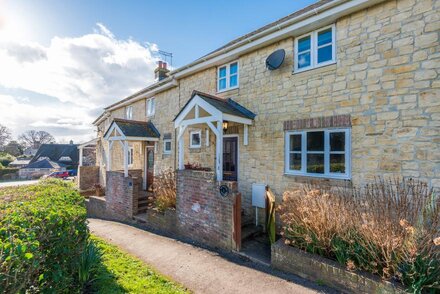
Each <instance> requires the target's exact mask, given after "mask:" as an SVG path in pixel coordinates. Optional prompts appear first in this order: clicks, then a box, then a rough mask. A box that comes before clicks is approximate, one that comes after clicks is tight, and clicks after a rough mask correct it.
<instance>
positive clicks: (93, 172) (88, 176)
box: [78, 166, 99, 191]
mask: <svg viewBox="0 0 440 294" xmlns="http://www.w3.org/2000/svg"><path fill="white" fill-rule="evenodd" d="M95 184H99V166H79V167H78V188H79V189H80V190H81V191H84V190H90V189H93V188H94V186H95Z"/></svg>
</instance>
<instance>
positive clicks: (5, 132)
mask: <svg viewBox="0 0 440 294" xmlns="http://www.w3.org/2000/svg"><path fill="white" fill-rule="evenodd" d="M10 139H11V131H10V130H9V129H8V128H7V127H5V126H4V125H0V147H3V146H5V145H6V142H7V141H9V140H10Z"/></svg>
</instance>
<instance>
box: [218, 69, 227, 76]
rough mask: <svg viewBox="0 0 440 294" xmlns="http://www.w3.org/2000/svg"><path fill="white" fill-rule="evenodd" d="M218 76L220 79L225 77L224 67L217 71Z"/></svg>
mask: <svg viewBox="0 0 440 294" xmlns="http://www.w3.org/2000/svg"><path fill="white" fill-rule="evenodd" d="M218 75H219V77H220V78H223V77H226V67H222V68H220V69H219V71H218Z"/></svg>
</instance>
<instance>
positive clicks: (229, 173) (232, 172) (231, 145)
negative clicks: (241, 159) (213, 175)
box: [223, 137, 238, 181]
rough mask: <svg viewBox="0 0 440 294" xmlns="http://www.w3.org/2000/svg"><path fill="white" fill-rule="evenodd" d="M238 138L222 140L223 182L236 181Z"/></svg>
mask: <svg viewBox="0 0 440 294" xmlns="http://www.w3.org/2000/svg"><path fill="white" fill-rule="evenodd" d="M237 177H238V137H225V138H223V180H225V181H237Z"/></svg>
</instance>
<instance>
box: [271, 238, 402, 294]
mask: <svg viewBox="0 0 440 294" xmlns="http://www.w3.org/2000/svg"><path fill="white" fill-rule="evenodd" d="M271 251H272V252H271V264H272V267H273V268H275V269H278V270H281V271H284V272H288V273H292V274H295V275H298V276H300V277H302V278H305V279H308V280H312V281H314V282H320V283H323V284H325V285H327V286H330V287H332V288H335V289H337V290H339V291H342V292H344V293H386V294H400V293H407V292H405V290H404V289H403V288H402V287H401V286H400V285H397V284H394V283H391V282H388V281H382V280H381V279H380V278H379V277H377V276H374V275H372V274H370V273H364V272H352V271H348V270H346V269H345V268H344V267H342V266H341V265H340V264H338V263H337V262H335V261H333V260H330V259H327V258H324V257H322V256H319V255H316V254H311V253H308V252H305V251H302V250H300V249H298V248H294V247H292V246H288V245H285V244H284V240H283V239H280V240H278V241H277V242H275V243H274V244H272V248H271Z"/></svg>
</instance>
